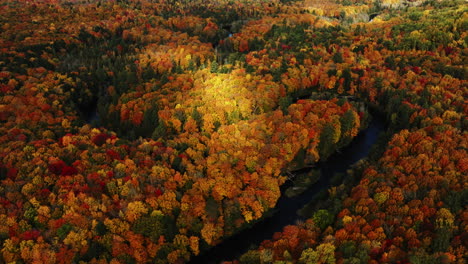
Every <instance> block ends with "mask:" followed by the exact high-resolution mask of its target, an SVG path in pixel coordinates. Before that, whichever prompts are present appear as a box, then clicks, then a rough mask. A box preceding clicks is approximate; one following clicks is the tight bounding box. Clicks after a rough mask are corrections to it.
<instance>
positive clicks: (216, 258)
mask: <svg viewBox="0 0 468 264" xmlns="http://www.w3.org/2000/svg"><path fill="white" fill-rule="evenodd" d="M384 128H385V125H384V119H383V118H382V117H379V116H378V115H377V116H376V117H374V118H373V119H372V121H371V122H370V124H369V126H368V127H367V128H366V129H365V130H363V131H361V132H360V133H359V135H358V136H357V137H356V138H355V139H353V141H352V142H351V143H350V144H349V145H348V146H346V147H345V148H343V149H342V150H341V151H340V152H337V153H335V154H334V155H332V156H331V157H330V158H329V159H328V160H326V161H325V162H320V163H318V164H317V167H316V168H318V169H320V171H321V177H320V180H319V181H318V182H317V183H315V184H314V185H312V186H311V187H310V188H309V189H307V190H306V191H305V192H303V193H302V194H300V195H298V196H296V197H292V198H288V197H286V196H285V195H282V196H281V198H280V199H279V200H278V203H277V204H276V207H275V208H274V209H273V212H274V213H273V215H272V216H271V217H268V218H265V219H263V220H262V221H260V222H258V223H256V224H254V225H253V226H252V227H250V228H248V229H245V230H243V231H241V232H239V233H238V234H236V235H234V236H232V237H230V238H227V239H225V240H224V241H223V242H221V243H220V244H218V245H217V246H215V247H213V248H211V249H210V250H209V251H207V252H204V253H202V255H200V256H197V257H193V258H192V260H191V261H190V262H189V263H191V264H198V263H200V264H210V263H220V262H222V261H230V260H233V259H236V258H239V257H240V256H241V255H242V254H243V253H245V252H247V250H249V249H250V248H251V247H258V245H259V244H260V243H261V242H262V241H263V240H266V239H271V238H272V237H273V234H274V233H275V232H279V231H282V229H283V227H285V226H287V225H292V224H295V222H296V221H298V220H305V219H304V218H303V217H301V216H300V215H298V214H297V211H298V210H299V209H301V208H302V207H304V206H305V205H306V204H307V203H309V202H310V201H311V200H312V198H313V196H314V195H315V194H317V193H318V192H320V191H321V190H326V189H328V188H329V187H330V179H331V177H333V175H334V174H336V173H344V172H346V171H347V170H348V169H350V168H351V166H352V165H353V164H355V163H356V162H357V161H359V160H361V159H363V158H365V157H367V155H368V154H369V151H370V149H371V147H372V145H373V144H374V143H375V142H376V140H377V138H378V137H379V134H380V133H381V132H383V131H384Z"/></svg>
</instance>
